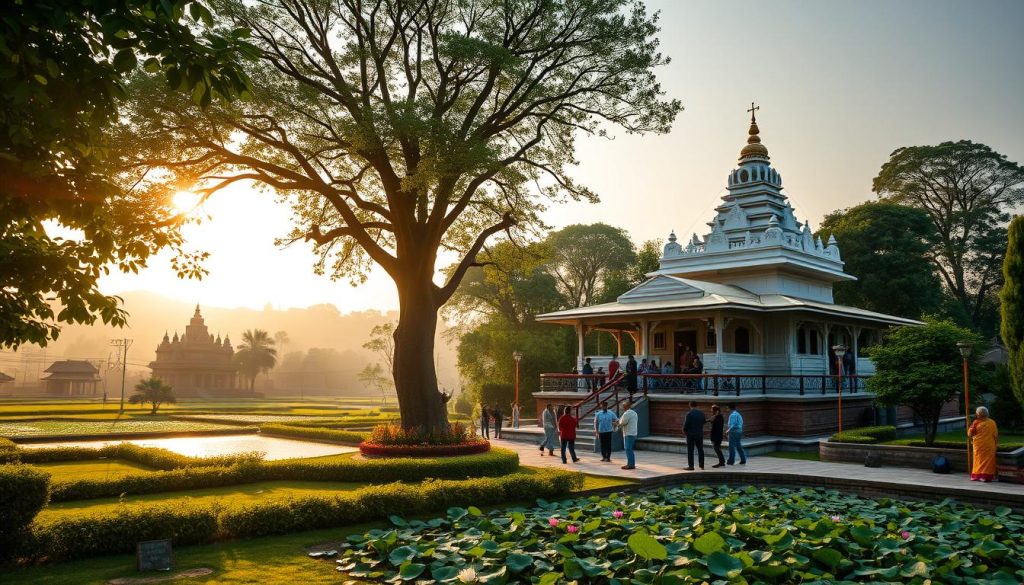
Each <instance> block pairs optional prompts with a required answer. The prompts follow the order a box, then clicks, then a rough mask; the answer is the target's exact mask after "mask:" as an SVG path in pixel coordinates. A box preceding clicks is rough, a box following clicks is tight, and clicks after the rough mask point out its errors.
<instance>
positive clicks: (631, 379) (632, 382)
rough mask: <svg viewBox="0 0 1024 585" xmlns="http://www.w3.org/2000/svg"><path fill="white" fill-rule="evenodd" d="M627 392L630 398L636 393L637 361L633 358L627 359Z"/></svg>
mask: <svg viewBox="0 0 1024 585" xmlns="http://www.w3.org/2000/svg"><path fill="white" fill-rule="evenodd" d="M626 391H627V392H629V395H630V396H632V395H633V394H635V393H636V359H635V358H634V357H633V356H629V357H628V358H627V359H626Z"/></svg>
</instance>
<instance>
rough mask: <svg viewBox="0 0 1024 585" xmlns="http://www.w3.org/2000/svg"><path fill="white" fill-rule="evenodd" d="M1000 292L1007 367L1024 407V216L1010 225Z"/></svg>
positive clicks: (1015, 391)
mask: <svg viewBox="0 0 1024 585" xmlns="http://www.w3.org/2000/svg"><path fill="white" fill-rule="evenodd" d="M1008 232H1009V244H1008V246H1007V248H1006V259H1005V260H1004V261H1003V280H1004V283H1003V290H1002V292H1001V293H1000V312H1001V316H1002V323H1001V328H1000V334H1001V335H1002V338H1003V344H1004V345H1006V349H1007V351H1008V353H1009V357H1010V359H1009V362H1008V363H1007V365H1008V366H1009V370H1010V381H1011V383H1012V386H1013V392H1014V394H1015V395H1016V397H1017V400H1018V401H1019V402H1020V404H1022V405H1024V215H1018V216H1017V217H1015V218H1014V219H1013V221H1012V222H1011V223H1010V228H1009V230H1008Z"/></svg>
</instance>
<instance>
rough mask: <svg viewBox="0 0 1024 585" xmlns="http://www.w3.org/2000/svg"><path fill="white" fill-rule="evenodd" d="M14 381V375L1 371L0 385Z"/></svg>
mask: <svg viewBox="0 0 1024 585" xmlns="http://www.w3.org/2000/svg"><path fill="white" fill-rule="evenodd" d="M13 381H14V378H13V377H11V376H8V375H7V374H5V373H3V372H0V387H2V386H3V385H4V384H7V383H10V382H13Z"/></svg>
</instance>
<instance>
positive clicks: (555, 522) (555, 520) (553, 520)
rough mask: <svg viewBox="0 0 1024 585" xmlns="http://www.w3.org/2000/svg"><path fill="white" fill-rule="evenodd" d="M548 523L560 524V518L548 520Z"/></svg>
mask: <svg viewBox="0 0 1024 585" xmlns="http://www.w3.org/2000/svg"><path fill="white" fill-rule="evenodd" d="M548 524H550V525H551V526H552V527H555V526H558V518H552V519H550V520H548Z"/></svg>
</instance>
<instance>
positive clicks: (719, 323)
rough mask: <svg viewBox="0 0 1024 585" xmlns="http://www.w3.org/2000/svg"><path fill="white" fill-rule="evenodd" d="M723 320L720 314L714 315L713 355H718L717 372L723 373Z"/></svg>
mask: <svg viewBox="0 0 1024 585" xmlns="http://www.w3.org/2000/svg"><path fill="white" fill-rule="evenodd" d="M724 348H725V318H724V317H723V316H722V313H721V312H718V313H716V314H715V354H717V355H718V372H719V373H722V372H724V371H725V352H724V351H722V350H723V349H724Z"/></svg>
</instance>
